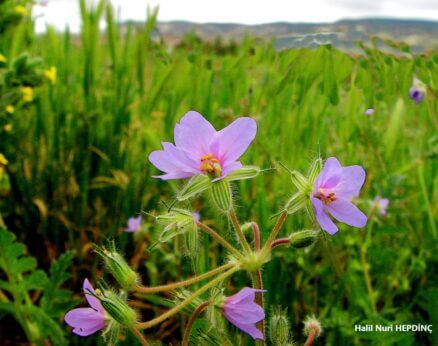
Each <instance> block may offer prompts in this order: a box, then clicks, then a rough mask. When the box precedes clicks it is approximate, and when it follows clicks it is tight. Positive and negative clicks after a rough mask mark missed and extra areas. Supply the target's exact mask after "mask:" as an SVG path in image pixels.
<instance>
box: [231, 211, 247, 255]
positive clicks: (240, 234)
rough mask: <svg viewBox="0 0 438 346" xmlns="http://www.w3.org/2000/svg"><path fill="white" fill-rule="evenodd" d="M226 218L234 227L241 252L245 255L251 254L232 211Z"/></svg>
mask: <svg viewBox="0 0 438 346" xmlns="http://www.w3.org/2000/svg"><path fill="white" fill-rule="evenodd" d="M228 217H229V218H230V221H231V224H232V225H233V227H234V230H235V231H236V233H237V237H238V238H239V242H240V245H242V248H243V250H244V251H245V252H246V254H250V253H251V248H250V247H249V244H248V241H247V240H246V238H245V235H244V234H243V232H242V228H241V227H240V224H239V220H238V219H237V215H236V213H235V211H234V210H233V209H231V210H230V211H229V212H228Z"/></svg>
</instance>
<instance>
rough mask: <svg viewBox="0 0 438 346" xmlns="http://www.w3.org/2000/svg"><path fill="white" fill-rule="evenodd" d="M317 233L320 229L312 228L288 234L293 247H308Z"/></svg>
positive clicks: (315, 238)
mask: <svg viewBox="0 0 438 346" xmlns="http://www.w3.org/2000/svg"><path fill="white" fill-rule="evenodd" d="M319 234H320V231H318V230H313V229H309V230H303V231H298V232H294V233H292V234H291V235H290V236H289V239H290V244H291V246H293V247H294V248H303V247H308V246H310V245H312V244H313V243H314V242H315V241H316V240H317V239H318V236H319Z"/></svg>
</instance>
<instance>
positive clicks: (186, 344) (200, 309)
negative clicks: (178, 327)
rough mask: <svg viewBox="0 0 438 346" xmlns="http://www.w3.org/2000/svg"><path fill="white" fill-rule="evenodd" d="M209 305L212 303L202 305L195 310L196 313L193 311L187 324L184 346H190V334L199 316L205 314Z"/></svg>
mask: <svg viewBox="0 0 438 346" xmlns="http://www.w3.org/2000/svg"><path fill="white" fill-rule="evenodd" d="M209 305H210V302H204V303H202V304H201V305H199V306H198V307H197V308H196V309H195V311H193V313H192V315H191V316H190V319H189V322H188V323H187V326H186V330H185V332H184V337H183V341H182V346H189V340H190V333H191V332H192V327H193V324H194V323H195V320H196V318H197V317H198V316H199V314H200V313H201V312H203V311H204V310H205V309H206V308H207V307H208V306H209Z"/></svg>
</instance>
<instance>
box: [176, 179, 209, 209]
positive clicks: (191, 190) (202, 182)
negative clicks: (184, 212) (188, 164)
mask: <svg viewBox="0 0 438 346" xmlns="http://www.w3.org/2000/svg"><path fill="white" fill-rule="evenodd" d="M210 185H211V180H210V178H209V177H208V176H206V175H203V174H198V175H195V176H194V177H192V178H191V179H190V180H189V182H188V183H187V184H186V186H184V187H183V189H182V190H181V191H180V192H179V194H178V196H177V197H176V199H177V200H178V201H180V202H181V201H185V200H186V199H189V198H190V197H193V196H195V195H197V194H199V193H201V192H203V191H205V190H207V189H208V188H209V187H210Z"/></svg>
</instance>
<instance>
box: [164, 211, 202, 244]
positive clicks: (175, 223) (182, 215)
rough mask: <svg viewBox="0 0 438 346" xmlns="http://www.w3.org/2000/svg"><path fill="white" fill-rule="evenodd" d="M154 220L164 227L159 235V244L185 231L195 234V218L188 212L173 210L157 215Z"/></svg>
mask: <svg viewBox="0 0 438 346" xmlns="http://www.w3.org/2000/svg"><path fill="white" fill-rule="evenodd" d="M156 220H157V222H158V223H160V224H162V225H164V226H166V227H165V228H164V230H163V231H162V232H161V234H160V237H159V241H160V242H166V241H169V240H170V239H172V238H174V237H175V236H177V235H178V234H184V233H186V232H187V231H196V232H197V227H196V219H195V216H194V215H193V213H192V212H190V211H188V210H184V209H179V208H174V209H172V210H171V211H170V212H168V213H167V214H163V215H158V216H157V217H156Z"/></svg>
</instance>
